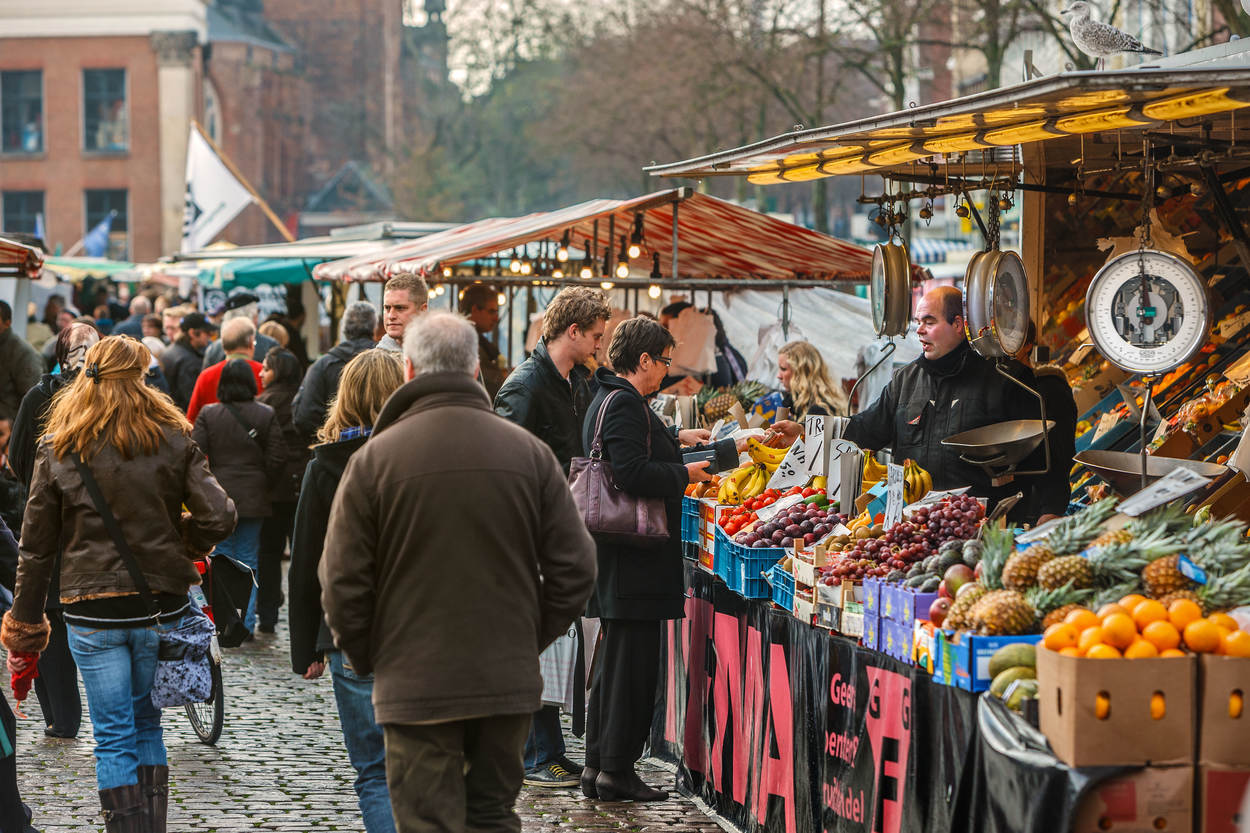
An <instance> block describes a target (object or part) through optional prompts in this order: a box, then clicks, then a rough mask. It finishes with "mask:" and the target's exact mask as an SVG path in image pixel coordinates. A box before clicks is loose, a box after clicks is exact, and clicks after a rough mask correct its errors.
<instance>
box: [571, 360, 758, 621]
mask: <svg viewBox="0 0 1250 833" xmlns="http://www.w3.org/2000/svg"><path fill="white" fill-rule="evenodd" d="M595 380H596V381H597V382H598V383H599V392H598V394H597V395H596V396H595V399H594V402H592V403H591V405H590V409H589V410H588V411H587V412H586V421H585V424H584V426H583V430H582V442H583V443H584V444H585V447H586V448H590V447H591V444H592V442H593V439H594V434H595V421H596V418H597V416H598V414H599V409H600V407H602V405H603V400H604V399H605V398H606V397H607V395H608V394H609V393H611V392H612V391H615V390H620V391H624V393H623V394H622V395H620V396H618V397H616V398H615V399H613V400H612V403H611V407H610V408H609V409H608V412H607V413H606V414H604V417H603V458H604V459H605V460H606V461H608V462H609V463H610V464H611V465H612V476H613V480H614V481H615V482H616V485H617V486H618V487H620V489H621V490H622V491H624V492H626V493H627V494H631V495H637V496H639V497H659V498H664V506H665V509H666V510H667V511H668V530H669V536H668V539H667V540H666V541H664V542H663V543H661V544H659V545H656V546H651V547H641V546H634V545H630V544H621V543H615V542H609V541H605V540H602V539H600V538H599V537H598V536H596V538H595V544H596V546H597V549H598V555H599V577H598V579H597V580H596V582H595V593H594V595H593V596H591V598H590V606H589V615H590V616H598V617H601V618H604V619H643V620H655V619H680V618H682V616H683V615H684V603H685V593H684V586H683V580H682V562H681V499H682V496H683V495H684V494H685V491H686V485H687V484H688V482H689V476H688V474H687V472H686V466H685V465H684V464H683V463H682V452H681V449H680V447H679V446H678V444H677V439H676V438H675V437H674V436H673V430H672V429H671V428H667V427H665V425H664V423H663V422H661V421H660V418H659V417H658V416H656V415H655V413H654V412H653V411H652V410H651V408H650V407H648V405H647V402H646V400H644V399H643V398H642V396H641V395H640V394H639V393H638V391H637V389H636V388H634V386H633V385H631V384H630V383H629V382H627V381H625V380H624V379H622V378H620V377H619V376H617V375H616V374H614V373H612V372H611V371H610V370H608V369H607V368H600V369H599V370H598V371H597V372H596V373H595ZM648 432H650V435H651V454H650V455H649V456H648V454H647V434H648ZM697 448H700V447H697ZM701 448H706V446H701ZM716 456H717V459H716V463H714V464H713V465H712V467H711V469H710V470H711V471H724V470H726V469H729V468H733V467H734V466H736V465H737V463H738V452H737V450H736V449H735V448H734V443H733V441H732V440H722V441H721V442H719V443H717V444H716Z"/></svg>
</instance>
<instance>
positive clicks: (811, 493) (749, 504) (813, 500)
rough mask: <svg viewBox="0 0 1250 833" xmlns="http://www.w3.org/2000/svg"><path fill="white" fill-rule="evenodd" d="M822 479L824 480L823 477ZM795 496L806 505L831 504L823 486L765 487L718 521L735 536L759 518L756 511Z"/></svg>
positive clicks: (819, 505)
mask: <svg viewBox="0 0 1250 833" xmlns="http://www.w3.org/2000/svg"><path fill="white" fill-rule="evenodd" d="M821 479H822V480H823V478H821ZM794 496H798V497H800V498H802V501H800V503H801V505H804V506H809V507H810V506H815V507H818V508H821V509H824V508H826V507H827V506H828V505H829V498H828V497H827V495H826V494H825V490H824V489H823V488H820V489H814V488H812V487H810V486H806V487H804V486H794V487H792V488H790V489H788V490H787V491H785V492H781V491H779V490H777V489H765V490H764V491H763V492H762V493H761V494H760V495H758V496H757V497H754V498H749V499H748V500H745V501H743V502H742V505H741V506H735V507H732V508H730V509H726V510H725V511H724V512H722V513H721V515H720V520H719V521H718V523H719V525H720V527H721V529H723V530H725V534H726V535H728V536H729V537H731V538H734V537H735V536H736V535H737V534H738V533H739V532H742V531H744V530H749V529H750V528H751V526H752V525H753V524H755V523H756V522H757V521H758V520H759V515H758V514H756V513H757V512H758V511H759V510H760V509H763V508H764V507H766V506H772V505H773V504H774V503H776V502H777V501H778V500H781V499H782V498H787V497H794ZM837 517H838V518H839V523H841V519H842V516H841V515H838V516H837ZM735 540H736V539H735ZM738 543H741V541H738Z"/></svg>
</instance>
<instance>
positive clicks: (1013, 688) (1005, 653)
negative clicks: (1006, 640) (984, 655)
mask: <svg viewBox="0 0 1250 833" xmlns="http://www.w3.org/2000/svg"><path fill="white" fill-rule="evenodd" d="M989 675H990V678H991V679H992V682H991V683H990V688H989V692H990V695H991V696H993V697H998V698H999V699H1001V700H1003V702H1005V703H1006V704H1007V708H1009V709H1013V710H1015V711H1020V710H1021V709H1022V707H1023V705H1024V701H1025V700H1031V699H1035V698H1036V697H1037V648H1036V647H1035V646H1034V645H1031V644H1026V643H1016V644H1012V645H1004V646H1003V647H1001V648H999V649H998V650H997V651H995V652H994V654H993V655H992V656H991V657H990V664H989Z"/></svg>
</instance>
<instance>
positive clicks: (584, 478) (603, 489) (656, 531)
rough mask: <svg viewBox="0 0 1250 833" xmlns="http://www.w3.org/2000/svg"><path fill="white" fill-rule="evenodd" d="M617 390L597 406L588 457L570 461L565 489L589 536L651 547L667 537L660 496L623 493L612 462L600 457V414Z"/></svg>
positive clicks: (601, 439)
mask: <svg viewBox="0 0 1250 833" xmlns="http://www.w3.org/2000/svg"><path fill="white" fill-rule="evenodd" d="M618 393H621V391H619V390H614V391H612V392H611V393H609V394H608V395H607V397H606V398H605V399H604V400H603V404H602V405H601V406H600V407H599V416H598V417H597V418H596V419H595V436H594V440H593V441H592V442H591V446H590V456H589V457H574V458H573V459H572V461H570V463H569V489H570V490H572V492H573V502H574V503H576V504H577V511H579V512H581V514H582V520H583V521H585V522H586V528H587V529H588V530H590V532H591V533H592V534H593V535H596V536H598V537H600V538H605V539H608V540H611V541H616V542H620V543H624V544H634V545H643V546H646V545H652V546H654V545H658V544H661V543H663V542H664V541H667V540H668V538H669V531H668V510H666V509H665V508H664V498H658V497H639V496H637V495H631V494H627V493H626V492H624V491H623V490H622V489H621V487H620V486H618V485H616V482H615V479H614V478H613V477H612V464H611V463H608V462H607V461H606V460H604V459H603V416H604V414H606V413H607V412H608V405H609V403H611V402H612V399H613V398H614V397H615V396H616V395H617V394H618ZM643 407H644V408H646V406H645V405H644V406H643ZM650 417H651V415H650V413H648V414H647V423H648V428H647V457H650V456H651V429H650Z"/></svg>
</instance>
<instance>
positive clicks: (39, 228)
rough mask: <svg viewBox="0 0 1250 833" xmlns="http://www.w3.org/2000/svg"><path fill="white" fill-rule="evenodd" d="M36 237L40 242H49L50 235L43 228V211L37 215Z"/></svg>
mask: <svg viewBox="0 0 1250 833" xmlns="http://www.w3.org/2000/svg"><path fill="white" fill-rule="evenodd" d="M35 236H36V237H38V238H39V239H40V240H42V241H44V242H45V243H46V242H47V237H48V235H47V233H46V232H45V231H44V228H43V212H42V211H40V212H39V213H38V214H36V215H35Z"/></svg>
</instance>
